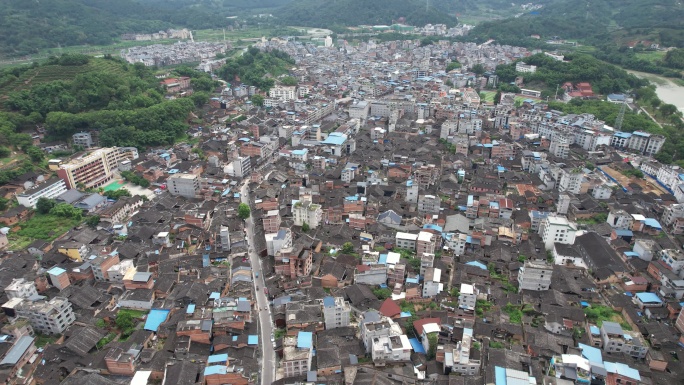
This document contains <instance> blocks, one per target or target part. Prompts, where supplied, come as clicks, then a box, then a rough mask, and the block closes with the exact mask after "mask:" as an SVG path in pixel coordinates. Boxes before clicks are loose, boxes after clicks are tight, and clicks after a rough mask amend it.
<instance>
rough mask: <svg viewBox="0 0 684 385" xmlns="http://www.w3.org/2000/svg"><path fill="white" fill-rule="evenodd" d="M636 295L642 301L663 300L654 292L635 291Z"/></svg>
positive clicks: (660, 301)
mask: <svg viewBox="0 0 684 385" xmlns="http://www.w3.org/2000/svg"><path fill="white" fill-rule="evenodd" d="M636 297H637V298H638V299H639V301H641V302H642V303H654V302H655V303H662V302H663V301H662V300H661V299H660V297H658V295H657V294H655V293H636Z"/></svg>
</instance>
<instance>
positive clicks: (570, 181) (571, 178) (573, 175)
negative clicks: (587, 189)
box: [558, 168, 584, 194]
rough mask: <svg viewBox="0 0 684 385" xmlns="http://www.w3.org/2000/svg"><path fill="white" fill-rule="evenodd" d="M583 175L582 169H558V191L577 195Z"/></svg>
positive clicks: (580, 189)
mask: <svg viewBox="0 0 684 385" xmlns="http://www.w3.org/2000/svg"><path fill="white" fill-rule="evenodd" d="M583 178H584V174H583V173H582V169H580V168H577V169H571V170H567V169H560V175H559V179H558V191H559V192H566V191H567V192H569V193H573V194H579V193H580V192H581V191H582V179H583Z"/></svg>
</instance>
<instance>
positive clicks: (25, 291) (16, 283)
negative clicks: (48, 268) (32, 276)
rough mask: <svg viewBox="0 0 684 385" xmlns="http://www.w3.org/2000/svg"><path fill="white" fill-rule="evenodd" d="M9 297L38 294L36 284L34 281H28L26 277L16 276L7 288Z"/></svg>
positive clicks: (27, 296) (6, 292)
mask: <svg viewBox="0 0 684 385" xmlns="http://www.w3.org/2000/svg"><path fill="white" fill-rule="evenodd" d="M5 294H7V298H9V299H12V298H30V297H33V296H34V295H38V292H37V291H36V285H35V284H34V283H33V282H30V281H27V280H25V279H24V278H14V279H13V280H12V283H10V284H9V285H7V287H6V288H5Z"/></svg>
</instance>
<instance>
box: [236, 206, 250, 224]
mask: <svg viewBox="0 0 684 385" xmlns="http://www.w3.org/2000/svg"><path fill="white" fill-rule="evenodd" d="M250 213H251V210H250V209H249V205H247V204H246V203H240V205H239V206H238V217H240V219H242V220H243V221H244V220H246V219H247V218H249V215H250Z"/></svg>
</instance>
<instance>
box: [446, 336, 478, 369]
mask: <svg viewBox="0 0 684 385" xmlns="http://www.w3.org/2000/svg"><path fill="white" fill-rule="evenodd" d="M473 342H476V341H475V338H474V337H473V329H471V328H464V329H463V339H461V341H459V342H458V343H457V344H456V348H455V349H452V350H451V351H450V352H446V353H445V354H444V369H445V372H446V371H447V369H449V370H450V371H451V373H459V374H461V375H464V376H474V375H477V374H478V373H479V372H480V360H478V359H476V358H475V356H476V354H474V350H476V349H475V347H474V346H473ZM449 353H451V354H449ZM478 356H479V355H478Z"/></svg>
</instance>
